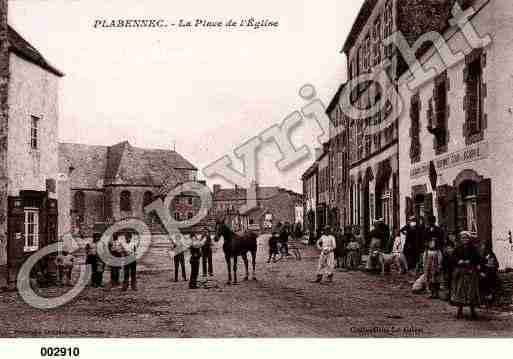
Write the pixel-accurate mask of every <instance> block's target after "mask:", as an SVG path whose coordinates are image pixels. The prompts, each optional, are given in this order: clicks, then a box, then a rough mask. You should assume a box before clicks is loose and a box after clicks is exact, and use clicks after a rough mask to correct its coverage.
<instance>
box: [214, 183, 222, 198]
mask: <svg viewBox="0 0 513 359" xmlns="http://www.w3.org/2000/svg"><path fill="white" fill-rule="evenodd" d="M220 190H221V185H220V184H215V185H214V196H215V195H216V193H217V192H219V191H220Z"/></svg>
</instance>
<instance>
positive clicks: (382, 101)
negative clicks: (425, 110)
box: [341, 0, 468, 237]
mask: <svg viewBox="0 0 513 359" xmlns="http://www.w3.org/2000/svg"><path fill="white" fill-rule="evenodd" d="M454 1H455V0H447V1H440V0H423V1H420V0H419V1H417V0H366V1H365V2H364V4H363V6H362V8H361V9H360V12H359V13H358V15H357V18H356V20H355V22H354V24H353V26H352V29H351V31H350V33H349V35H348V37H347V39H346V41H345V44H344V46H343V49H342V51H343V52H344V53H345V54H346V56H347V60H348V76H347V79H348V84H350V85H347V86H346V90H344V94H343V95H342V100H341V107H342V108H344V107H348V105H351V106H350V110H349V111H346V112H345V114H346V115H347V117H348V118H347V119H346V121H345V122H346V123H347V131H349V133H348V152H349V158H348V161H349V166H350V173H349V188H350V195H349V196H348V197H349V198H348V201H349V206H348V208H349V209H350V213H349V222H350V223H351V224H352V225H354V226H356V227H359V228H360V229H361V231H362V233H363V235H364V237H366V236H367V234H368V232H369V230H370V228H371V225H372V222H373V220H374V219H377V218H382V219H383V220H384V221H385V222H386V223H387V224H388V225H389V226H390V228H398V227H399V225H400V223H399V222H400V221H399V206H400V203H399V147H398V143H399V142H398V120H397V119H398V117H399V114H400V113H401V104H402V102H401V100H400V98H399V96H397V91H394V90H395V89H396V87H397V81H398V79H399V78H400V76H401V75H402V74H403V73H404V72H405V71H407V69H408V65H407V64H408V63H409V61H410V59H406V60H405V59H404V58H403V57H402V54H401V53H400V51H399V49H398V48H397V46H396V45H395V44H394V43H388V42H385V41H384V40H385V39H388V38H390V39H396V40H397V39H398V38H399V34H400V36H402V37H403V39H405V41H406V42H407V43H408V44H409V45H410V46H411V45H413V43H415V41H416V40H417V39H418V38H419V37H420V36H422V35H423V34H425V33H428V32H430V31H438V30H439V29H441V28H444V27H445V25H446V24H447V21H448V19H449V17H450V11H451V9H452V5H453V4H454ZM463 2H464V3H468V1H463ZM424 47H425V46H424ZM422 50H423V48H420V49H419V51H422ZM380 76H382V77H384V78H386V80H387V81H381V82H380V85H381V86H379V85H377V83H376V82H374V80H375V79H377V78H378V77H380ZM362 79H363V80H362ZM354 83H357V84H356V86H354ZM346 94H347V96H346ZM376 106H378V107H379V111H375V112H371V113H370V114H369V111H368V109H370V108H374V107H376Z"/></svg>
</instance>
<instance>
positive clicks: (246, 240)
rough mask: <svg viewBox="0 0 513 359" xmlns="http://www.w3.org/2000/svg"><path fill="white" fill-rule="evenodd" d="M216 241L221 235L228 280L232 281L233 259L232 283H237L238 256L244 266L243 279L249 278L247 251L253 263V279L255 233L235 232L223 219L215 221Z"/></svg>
mask: <svg viewBox="0 0 513 359" xmlns="http://www.w3.org/2000/svg"><path fill="white" fill-rule="evenodd" d="M216 235H217V236H216V241H218V240H219V238H220V237H221V236H222V237H223V238H224V242H223V252H224V258H225V260H226V266H227V267H228V282H227V284H231V283H232V268H231V262H232V259H233V284H237V258H238V257H239V256H241V257H242V259H243V260H244V265H245V266H246V276H245V277H244V280H248V279H249V269H248V252H250V253H251V260H252V263H253V280H256V277H255V260H256V253H257V238H258V236H257V234H256V233H255V232H253V231H246V232H244V233H243V234H237V233H235V232H234V231H233V230H232V229H231V228H230V227H228V225H227V224H225V223H224V221H219V222H217V223H216Z"/></svg>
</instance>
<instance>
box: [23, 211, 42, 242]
mask: <svg viewBox="0 0 513 359" xmlns="http://www.w3.org/2000/svg"><path fill="white" fill-rule="evenodd" d="M24 224H25V245H24V248H23V250H24V251H25V252H31V251H36V250H37V249H38V248H39V210H38V209H37V208H30V207H29V208H25V223H24Z"/></svg>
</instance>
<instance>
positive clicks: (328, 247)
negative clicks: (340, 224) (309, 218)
mask: <svg viewBox="0 0 513 359" xmlns="http://www.w3.org/2000/svg"><path fill="white" fill-rule="evenodd" d="M317 248H318V249H319V250H320V251H321V254H320V255H319V265H318V268H317V278H316V279H315V282H316V283H320V282H321V281H322V276H323V274H326V276H327V279H328V281H329V282H331V281H333V271H334V269H335V254H334V251H335V248H337V243H336V240H335V237H334V236H333V235H332V234H331V230H330V227H328V226H326V227H324V231H323V234H322V236H321V237H320V238H319V239H318V240H317Z"/></svg>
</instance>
